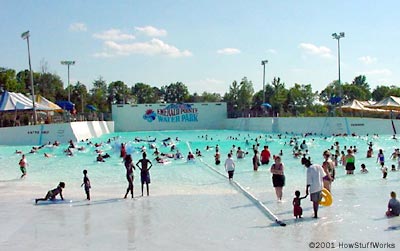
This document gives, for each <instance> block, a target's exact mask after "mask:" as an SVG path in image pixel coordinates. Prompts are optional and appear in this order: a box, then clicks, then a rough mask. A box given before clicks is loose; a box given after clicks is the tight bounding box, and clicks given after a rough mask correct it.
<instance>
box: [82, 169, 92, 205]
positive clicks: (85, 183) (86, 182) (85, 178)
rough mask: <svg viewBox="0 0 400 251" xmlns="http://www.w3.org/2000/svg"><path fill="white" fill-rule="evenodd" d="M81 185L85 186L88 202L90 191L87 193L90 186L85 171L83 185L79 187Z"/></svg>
mask: <svg viewBox="0 0 400 251" xmlns="http://www.w3.org/2000/svg"><path fill="white" fill-rule="evenodd" d="M83 185H85V193H86V199H87V200H90V191H89V189H90V188H91V186H90V180H89V178H88V177H87V170H83V183H82V185H81V187H82V186H83Z"/></svg>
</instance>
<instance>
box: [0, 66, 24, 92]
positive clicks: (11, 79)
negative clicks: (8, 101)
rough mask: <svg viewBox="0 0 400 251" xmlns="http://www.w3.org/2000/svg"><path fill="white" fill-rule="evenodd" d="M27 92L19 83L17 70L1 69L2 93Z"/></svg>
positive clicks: (0, 83) (0, 88)
mask: <svg viewBox="0 0 400 251" xmlns="http://www.w3.org/2000/svg"><path fill="white" fill-rule="evenodd" d="M3 90H4V91H10V92H25V86H24V85H23V84H22V83H20V82H18V80H17V78H16V75H15V70H12V69H6V68H2V67H0V93H1V92H2V91H3Z"/></svg>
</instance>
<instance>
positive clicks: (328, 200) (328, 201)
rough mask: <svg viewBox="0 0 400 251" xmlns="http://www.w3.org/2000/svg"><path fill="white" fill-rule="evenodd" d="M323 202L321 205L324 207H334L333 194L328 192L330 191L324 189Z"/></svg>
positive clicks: (321, 201)
mask: <svg viewBox="0 0 400 251" xmlns="http://www.w3.org/2000/svg"><path fill="white" fill-rule="evenodd" d="M321 196H322V198H321V200H320V201H319V204H320V205H321V206H324V207H329V206H330V205H332V201H333V200H332V194H331V193H330V192H329V191H328V189H326V188H323V189H322V191H321Z"/></svg>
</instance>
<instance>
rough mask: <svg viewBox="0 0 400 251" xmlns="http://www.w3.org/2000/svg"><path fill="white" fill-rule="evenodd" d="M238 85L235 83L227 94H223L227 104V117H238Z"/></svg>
mask: <svg viewBox="0 0 400 251" xmlns="http://www.w3.org/2000/svg"><path fill="white" fill-rule="evenodd" d="M238 99H239V85H238V83H237V82H236V80H235V81H233V82H232V84H231V85H230V86H229V92H227V93H225V95H224V99H223V100H224V101H225V102H226V103H227V110H228V116H229V117H237V116H238Z"/></svg>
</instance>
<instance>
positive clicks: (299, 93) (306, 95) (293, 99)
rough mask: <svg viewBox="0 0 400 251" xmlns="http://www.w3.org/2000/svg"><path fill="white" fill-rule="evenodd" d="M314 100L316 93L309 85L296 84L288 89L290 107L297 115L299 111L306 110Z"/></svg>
mask: <svg viewBox="0 0 400 251" xmlns="http://www.w3.org/2000/svg"><path fill="white" fill-rule="evenodd" d="M313 102H314V93H313V92H312V87H311V85H310V84H308V85H300V84H295V85H294V87H292V88H290V89H289V91H288V98H287V103H288V108H289V109H290V110H291V111H292V113H293V114H295V115H297V113H298V112H299V111H301V112H304V111H305V110H306V108H310V107H311V106H312V105H313Z"/></svg>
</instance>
